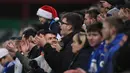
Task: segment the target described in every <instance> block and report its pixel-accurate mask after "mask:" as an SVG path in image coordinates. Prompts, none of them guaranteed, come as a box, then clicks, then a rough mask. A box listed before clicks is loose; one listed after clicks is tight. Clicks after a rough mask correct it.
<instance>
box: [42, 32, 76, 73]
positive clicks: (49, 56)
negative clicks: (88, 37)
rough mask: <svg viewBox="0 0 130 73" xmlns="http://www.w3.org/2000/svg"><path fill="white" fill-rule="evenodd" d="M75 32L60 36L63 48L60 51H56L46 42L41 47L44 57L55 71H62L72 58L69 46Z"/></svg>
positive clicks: (58, 72)
mask: <svg viewBox="0 0 130 73" xmlns="http://www.w3.org/2000/svg"><path fill="white" fill-rule="evenodd" d="M76 33H77V32H73V33H70V34H69V35H68V36H66V37H64V38H62V41H61V43H62V48H63V49H62V50H61V51H60V52H57V51H56V50H55V49H54V48H52V47H51V46H50V44H46V45H45V46H44V47H43V51H44V53H45V59H46V61H47V62H48V64H49V66H50V67H51V68H52V70H53V71H54V72H55V73H63V72H64V71H66V70H67V69H68V67H69V64H70V62H71V60H72V58H73V53H72V47H71V43H72V38H73V36H74V35H75V34H76Z"/></svg>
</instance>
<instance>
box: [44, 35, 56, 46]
mask: <svg viewBox="0 0 130 73" xmlns="http://www.w3.org/2000/svg"><path fill="white" fill-rule="evenodd" d="M45 39H46V41H47V42H48V43H50V44H54V43H55V40H56V35H54V34H51V33H48V34H46V35H45Z"/></svg>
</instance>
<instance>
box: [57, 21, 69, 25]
mask: <svg viewBox="0 0 130 73" xmlns="http://www.w3.org/2000/svg"><path fill="white" fill-rule="evenodd" d="M59 23H60V25H63V24H65V25H68V24H69V23H64V22H62V21H60V22H59Z"/></svg>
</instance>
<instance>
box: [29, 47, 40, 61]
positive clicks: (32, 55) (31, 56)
mask: <svg viewBox="0 0 130 73" xmlns="http://www.w3.org/2000/svg"><path fill="white" fill-rule="evenodd" d="M40 55H41V52H40V49H38V46H34V47H33V48H32V50H31V51H30V52H29V53H28V58H29V59H34V58H36V57H38V56H40Z"/></svg>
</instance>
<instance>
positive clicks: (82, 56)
mask: <svg viewBox="0 0 130 73" xmlns="http://www.w3.org/2000/svg"><path fill="white" fill-rule="evenodd" d="M92 51H93V49H92V48H90V47H85V48H82V49H81V50H80V51H79V53H78V54H75V55H74V56H73V59H72V61H71V63H70V65H69V67H68V69H76V68H82V69H84V70H85V71H86V72H87V69H88V68H87V66H88V62H89V59H90V56H91V53H92Z"/></svg>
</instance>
